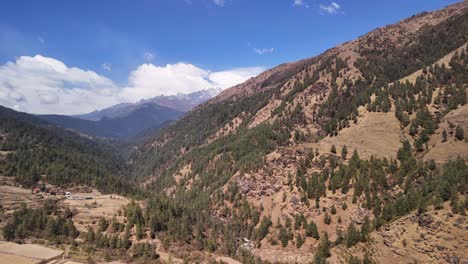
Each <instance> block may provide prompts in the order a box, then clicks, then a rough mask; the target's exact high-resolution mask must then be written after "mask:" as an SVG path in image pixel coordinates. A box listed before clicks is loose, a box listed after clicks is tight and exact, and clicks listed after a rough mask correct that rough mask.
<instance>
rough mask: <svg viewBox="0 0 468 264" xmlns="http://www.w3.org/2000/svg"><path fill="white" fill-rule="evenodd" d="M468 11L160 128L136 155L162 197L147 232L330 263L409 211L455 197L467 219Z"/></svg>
mask: <svg viewBox="0 0 468 264" xmlns="http://www.w3.org/2000/svg"><path fill="white" fill-rule="evenodd" d="M467 6H468V4H467V2H466V1H465V2H462V3H459V4H455V5H452V6H449V7H447V8H445V9H442V10H439V11H435V12H428V13H422V14H418V15H415V16H413V17H411V18H408V19H406V20H403V21H401V22H399V23H396V24H394V25H390V26H386V27H383V28H379V29H376V30H374V31H372V32H370V33H368V34H366V35H364V36H362V37H359V38H358V39H356V40H354V41H350V42H347V43H344V44H342V45H339V46H337V47H335V48H332V49H330V50H327V51H326V52H324V53H323V54H321V55H319V56H317V57H313V58H310V59H306V60H302V61H298V62H294V63H287V64H283V65H280V66H278V67H277V68H274V69H272V70H269V71H266V72H264V73H262V74H260V75H259V76H257V77H255V78H252V79H250V80H248V81H247V82H245V83H244V84H241V85H238V86H235V87H233V88H230V89H228V90H226V91H224V92H223V93H221V94H220V95H219V96H217V97H216V98H214V99H212V100H210V101H209V102H207V103H206V104H203V105H201V106H199V107H198V108H197V109H196V110H194V111H192V112H191V113H189V114H187V115H185V116H183V117H182V118H181V119H179V120H178V121H177V122H176V123H174V124H172V125H171V126H169V127H168V128H166V129H164V130H163V132H162V133H161V134H160V135H159V136H158V137H156V138H153V139H151V140H149V141H148V142H147V143H146V144H145V145H142V146H140V148H139V149H138V150H137V151H136V152H135V153H134V155H133V162H134V165H135V166H134V175H135V177H140V179H144V180H145V182H144V186H145V187H146V188H147V189H149V190H156V191H158V192H159V193H161V195H162V196H161V197H163V198H160V199H163V201H166V202H161V200H158V201H157V202H156V201H153V202H152V203H150V206H149V207H148V208H147V211H146V213H147V215H146V217H151V216H154V217H155V218H154V221H151V222H149V223H148V224H149V228H150V229H151V230H157V231H162V232H163V233H165V234H166V238H167V239H169V240H171V241H179V242H180V241H184V242H185V243H187V244H188V246H189V247H190V246H192V247H194V248H197V249H201V248H203V249H206V250H211V251H217V252H222V253H223V254H227V255H231V256H238V257H239V258H242V256H240V255H239V254H240V253H239V251H238V250H237V249H239V248H245V247H247V246H246V245H245V244H244V242H240V241H242V239H247V240H249V241H252V247H251V248H250V247H247V248H250V250H248V251H249V252H250V253H249V254H253V255H255V256H257V257H260V258H262V259H264V260H270V261H272V262H274V261H284V262H290V261H291V259H294V258H289V256H291V255H292V256H295V257H296V258H295V259H296V261H299V262H310V261H311V260H313V261H315V263H323V262H324V261H325V259H327V258H328V257H329V256H330V253H329V252H330V251H329V250H330V248H332V247H333V250H332V251H337V252H336V254H335V256H334V257H335V258H338V257H339V258H344V259H345V260H344V261H347V257H345V256H349V254H350V253H349V252H352V250H351V248H352V247H353V246H354V245H355V244H357V243H359V242H364V243H367V242H369V243H371V242H370V241H371V240H372V239H368V238H369V237H371V236H374V235H375V234H376V233H377V231H378V230H381V228H382V226H389V225H390V224H391V223H393V222H394V221H395V220H396V219H399V218H400V217H402V216H405V215H407V214H409V213H411V212H413V211H414V210H417V212H418V214H419V215H421V214H423V213H424V212H426V211H427V210H433V209H434V206H435V208H440V207H441V206H442V204H443V203H444V202H445V201H449V200H450V201H451V206H452V211H453V212H454V213H456V214H462V215H463V214H464V208H465V207H466V205H467V203H466V202H465V201H466V199H465V198H466V197H465V194H466V191H467V190H466V179H467V175H468V171H467V167H466V159H467V157H468V144H467V142H466V138H465V131H466V129H467V127H468V121H467V116H468V109H467V105H466V88H467V84H468V82H467V80H468V74H467V73H468V68H467V67H468V66H467V64H466V62H467V59H468V57H467V51H466V49H467V42H468V13H467ZM335 144H336V145H335ZM166 196H168V197H169V198H164V197H166ZM168 207H169V208H172V209H171V210H169V212H168V211H167V210H163V208H165V209H167V208H168ZM156 216H157V217H156ZM181 225H182V226H183V228H180V226H181ZM375 230H377V231H375ZM320 240H321V241H320ZM372 241H375V240H372ZM384 243H386V241H384V242H382V243H380V245H381V244H384ZM371 244H372V243H371ZM376 244H378V243H376ZM304 245H305V246H304ZM369 247H370V248H371V249H372V245H369ZM447 247H449V248H450V249H449V250H447V252H451V253H450V254H452V253H453V252H455V253H453V254H458V257H459V258H460V257H462V258H466V256H465V255H460V250H457V249H456V248H453V247H452V245H451V246H447ZM421 252H422V251H417V250H416V253H414V252H413V251H409V250H408V252H407V253H405V254H406V255H404V256H406V257H408V259H410V260H416V261H420V260H421V258H422V257H421V255H422V254H424V253H421ZM447 252H445V253H447ZM368 253H369V254H371V253H373V254H374V255H373V256H372V258H374V259H375V260H378V261H384V262H385V258H386V257H388V256H387V255H385V254H384V253H385V252H383V250H381V249H380V248H377V249H376V250H375V252H368ZM445 253H443V252H442V253H440V254H434V256H432V257H430V259H429V260H430V261H436V259H441V258H443V255H444V254H445ZM347 254H348V255H347ZM400 254H403V253H400ZM447 254H448V253H447ZM390 255H391V256H392V258H391V261H396V260H397V259H398V258H399V257H398V256H399V255H398V254H396V253H394V254H390ZM358 256H359V258H361V259H362V257H363V254H362V252H360V254H358ZM244 257H245V256H244ZM420 257H421V258H420ZM307 258H308V259H307ZM366 258H369V256H367V255H366ZM408 259H407V260H408ZM341 260H343V259H341ZM244 261H246V262H247V260H245V259H244ZM352 261H355V262H353V263H356V262H359V261H360V260H359V259H357V260H356V259H355V258H352Z"/></svg>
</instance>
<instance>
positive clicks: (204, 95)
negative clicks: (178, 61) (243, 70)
mask: <svg viewBox="0 0 468 264" xmlns="http://www.w3.org/2000/svg"><path fill="white" fill-rule="evenodd" d="M221 91H222V90H221V88H211V89H207V90H202V91H197V92H193V93H190V94H182V93H179V94H177V95H168V96H165V95H160V96H156V97H153V98H151V99H147V100H141V101H140V102H137V103H121V104H117V105H114V106H111V107H109V108H105V109H102V110H99V111H98V110H96V111H93V112H91V113H87V114H82V115H75V116H73V117H78V118H81V119H86V120H92V121H99V120H101V119H102V118H105V117H107V118H118V117H124V116H128V115H129V114H130V113H131V112H134V111H137V110H138V109H139V108H140V107H141V106H142V105H145V104H149V103H152V104H157V105H160V106H163V107H166V108H170V109H173V110H176V111H178V112H182V113H185V112H188V111H190V110H191V109H192V108H194V107H195V106H197V105H199V104H201V103H204V102H206V101H208V100H209V99H211V98H213V97H214V96H216V95H218V94H219V93H220V92H221Z"/></svg>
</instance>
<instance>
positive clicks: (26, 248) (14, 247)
mask: <svg viewBox="0 0 468 264" xmlns="http://www.w3.org/2000/svg"><path fill="white" fill-rule="evenodd" d="M62 254H63V251H62V250H56V249H50V248H47V247H43V246H39V245H33V244H21V245H20V244H16V243H12V242H3V241H0V264H10V263H40V262H42V261H46V260H51V259H55V258H58V257H60V256H61V255H62ZM10 261H13V262H10ZM17 261H18V262H17Z"/></svg>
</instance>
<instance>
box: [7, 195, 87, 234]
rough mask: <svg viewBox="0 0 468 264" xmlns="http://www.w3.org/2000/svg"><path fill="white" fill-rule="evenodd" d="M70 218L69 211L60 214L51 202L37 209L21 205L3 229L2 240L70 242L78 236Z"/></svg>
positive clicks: (48, 201)
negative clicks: (39, 239) (36, 239)
mask: <svg viewBox="0 0 468 264" xmlns="http://www.w3.org/2000/svg"><path fill="white" fill-rule="evenodd" d="M71 216H72V215H71V213H69V211H68V213H67V211H65V212H62V211H61V210H60V209H59V208H58V207H57V205H56V202H55V201H52V200H47V201H46V202H45V204H44V206H43V207H42V208H38V209H31V208H28V207H27V206H26V205H25V204H22V205H21V206H20V208H19V209H18V210H16V211H15V212H14V213H13V215H12V216H11V218H10V220H8V222H7V224H6V225H5V226H4V227H3V238H4V239H5V240H7V241H22V240H23V239H25V238H29V237H35V238H44V239H47V240H50V241H54V242H56V243H65V242H70V241H72V240H73V239H74V238H75V237H77V236H78V234H79V233H78V231H77V230H76V228H75V226H74V225H73V221H72V219H71Z"/></svg>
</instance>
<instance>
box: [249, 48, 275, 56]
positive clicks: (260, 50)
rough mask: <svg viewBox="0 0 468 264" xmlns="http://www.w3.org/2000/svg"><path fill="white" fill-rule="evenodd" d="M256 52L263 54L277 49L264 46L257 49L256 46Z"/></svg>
mask: <svg viewBox="0 0 468 264" xmlns="http://www.w3.org/2000/svg"><path fill="white" fill-rule="evenodd" d="M253 50H254V52H255V53H257V54H259V55H263V54H267V53H272V52H273V51H275V49H274V48H262V49H257V48H254V49H253Z"/></svg>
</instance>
